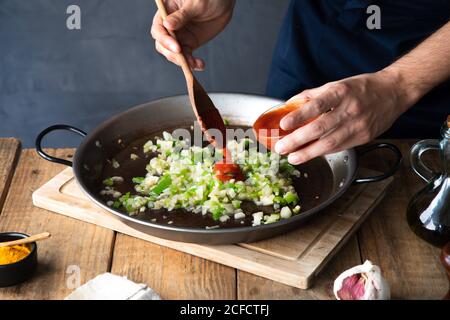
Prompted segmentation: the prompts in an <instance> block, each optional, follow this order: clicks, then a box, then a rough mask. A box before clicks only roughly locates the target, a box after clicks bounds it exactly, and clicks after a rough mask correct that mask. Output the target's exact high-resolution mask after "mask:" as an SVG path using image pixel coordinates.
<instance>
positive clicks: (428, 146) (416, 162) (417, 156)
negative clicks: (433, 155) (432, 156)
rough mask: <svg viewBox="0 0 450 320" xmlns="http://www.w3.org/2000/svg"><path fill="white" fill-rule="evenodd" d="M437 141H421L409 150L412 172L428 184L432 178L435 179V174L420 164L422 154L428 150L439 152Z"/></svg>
mask: <svg viewBox="0 0 450 320" xmlns="http://www.w3.org/2000/svg"><path fill="white" fill-rule="evenodd" d="M440 149H441V147H440V143H439V140H422V141H420V142H418V143H416V144H415V145H414V146H413V147H412V148H411V153H410V160H411V166H412V168H413V169H414V172H415V173H417V174H418V175H419V176H420V177H421V178H422V179H423V180H425V181H426V182H428V183H430V182H431V181H432V180H433V178H434V177H436V175H437V173H436V172H434V171H433V170H431V169H430V168H428V167H427V166H426V165H425V164H424V163H423V162H422V159H421V158H422V154H424V153H425V152H427V151H429V150H440Z"/></svg>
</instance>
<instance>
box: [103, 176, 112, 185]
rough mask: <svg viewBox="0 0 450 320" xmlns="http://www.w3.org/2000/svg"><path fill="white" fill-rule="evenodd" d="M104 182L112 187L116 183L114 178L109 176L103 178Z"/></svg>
mask: <svg viewBox="0 0 450 320" xmlns="http://www.w3.org/2000/svg"><path fill="white" fill-rule="evenodd" d="M103 184H104V185H105V186H108V187H112V186H113V185H114V181H113V178H108V179H105V180H103Z"/></svg>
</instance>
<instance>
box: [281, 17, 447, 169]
mask: <svg viewBox="0 0 450 320" xmlns="http://www.w3.org/2000/svg"><path fill="white" fill-rule="evenodd" d="M449 38H450V22H448V23H447V24H445V25H444V26H443V27H442V28H440V29H439V30H438V31H436V32H435V33H434V34H433V35H431V36H430V37H428V38H427V39H426V40H425V41H423V42H422V43H421V44H420V45H419V46H418V47H417V48H415V49H414V50H412V51H411V52H410V53H408V54H407V55H405V56H404V57H402V58H401V59H399V60H397V61H396V62H394V63H393V64H392V65H390V66H388V67H387V68H385V69H384V70H382V71H380V72H377V73H373V74H363V75H359V76H356V77H351V78H347V79H344V80H341V81H337V82H332V83H328V84H326V85H324V86H322V87H320V88H317V89H313V90H307V91H305V92H302V93H301V94H300V95H298V96H295V97H293V98H292V99H297V98H300V99H301V98H310V99H311V101H310V102H309V103H308V104H306V105H305V106H303V107H302V108H301V109H299V110H297V111H294V112H292V113H290V114H288V115H287V116H286V117H284V118H283V119H282V120H281V123H280V126H281V128H282V129H284V130H292V129H295V128H299V127H300V126H301V125H302V123H304V122H305V121H306V120H308V119H313V118H315V117H317V116H320V117H319V118H317V119H316V120H314V121H313V122H311V123H309V124H307V125H305V126H304V127H300V128H299V129H297V130H296V131H294V132H293V133H291V134H290V135H288V136H286V137H285V138H283V139H282V140H280V141H279V142H278V143H277V144H276V146H275V150H276V151H277V152H278V153H281V154H289V162H290V163H292V164H300V163H303V162H306V161H308V160H311V159H313V158H315V157H318V156H321V155H324V154H329V153H334V152H338V151H341V150H345V149H348V148H352V147H354V146H357V145H361V144H364V143H367V142H369V141H371V140H372V139H374V138H376V137H377V136H378V135H380V134H382V133H383V132H384V131H386V130H387V129H389V127H390V126H391V125H392V124H393V122H394V121H395V120H396V119H397V118H398V117H399V116H400V115H401V114H402V113H404V112H406V111H407V110H408V109H409V108H410V107H412V106H413V105H414V104H415V103H416V102H417V101H419V99H421V98H422V97H423V96H424V95H425V94H427V93H428V92H429V91H430V90H431V89H433V88H434V87H435V86H437V85H439V84H440V83H442V82H443V81H445V80H447V79H449V78H450V42H449V41H448V39H449ZM443 120H444V119H443ZM308 142H311V144H309V145H306V144H307V143H308Z"/></svg>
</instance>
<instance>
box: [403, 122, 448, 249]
mask: <svg viewBox="0 0 450 320" xmlns="http://www.w3.org/2000/svg"><path fill="white" fill-rule="evenodd" d="M441 135H442V139H441V140H440V141H439V140H423V141H420V142H418V143H417V144H415V145H414V146H413V147H412V149H411V155H410V157H411V165H412V167H413V169H414V171H415V172H416V173H417V174H418V175H419V176H420V177H421V178H422V179H424V180H425V181H426V182H427V183H428V184H427V186H426V187H425V188H424V189H422V190H421V191H420V192H419V193H418V194H417V195H416V196H414V198H413V199H412V200H411V202H410V203H409V206H408V211H407V219H408V224H409V226H410V227H411V229H412V230H413V231H414V232H415V233H416V234H417V235H418V236H419V237H420V238H422V239H424V240H425V241H427V242H429V243H431V244H433V245H435V246H438V247H442V246H444V245H445V244H446V243H447V242H450V116H449V117H448V118H447V122H446V123H445V124H444V125H443V126H442V130H441ZM433 149H434V150H439V153H440V159H441V162H442V172H434V171H433V170H431V169H430V168H428V167H427V166H426V165H425V164H424V163H423V162H422V160H421V155H422V154H423V153H424V152H426V151H428V150H433Z"/></svg>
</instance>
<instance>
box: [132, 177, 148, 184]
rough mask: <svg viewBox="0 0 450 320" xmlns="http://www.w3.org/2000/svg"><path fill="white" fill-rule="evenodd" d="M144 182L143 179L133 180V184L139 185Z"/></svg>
mask: <svg viewBox="0 0 450 320" xmlns="http://www.w3.org/2000/svg"><path fill="white" fill-rule="evenodd" d="M144 180H145V178H144V177H134V178H133V183H136V184H141V183H142V182H144Z"/></svg>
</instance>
